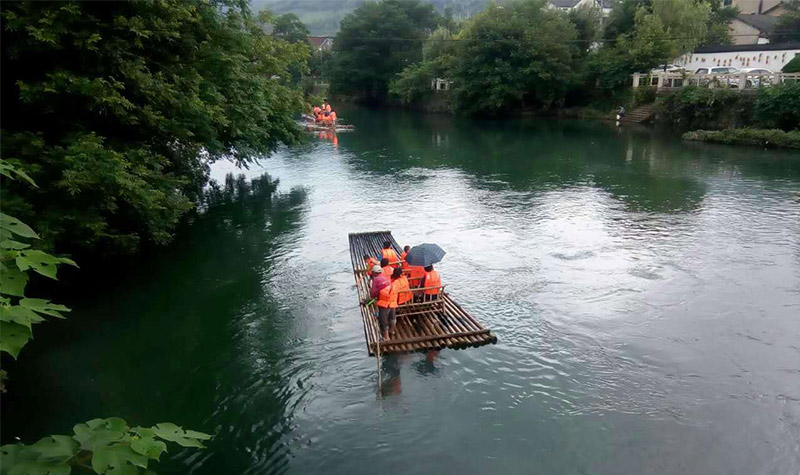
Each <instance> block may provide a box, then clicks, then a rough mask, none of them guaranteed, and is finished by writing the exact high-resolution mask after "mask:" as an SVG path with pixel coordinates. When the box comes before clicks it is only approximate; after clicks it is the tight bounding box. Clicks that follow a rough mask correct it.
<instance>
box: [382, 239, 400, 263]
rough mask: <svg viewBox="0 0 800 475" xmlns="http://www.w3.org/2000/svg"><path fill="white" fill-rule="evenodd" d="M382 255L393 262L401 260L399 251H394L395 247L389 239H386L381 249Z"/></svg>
mask: <svg viewBox="0 0 800 475" xmlns="http://www.w3.org/2000/svg"><path fill="white" fill-rule="evenodd" d="M381 257H385V258H387V259H389V262H390V263H391V264H394V263H395V262H399V261H400V258H399V257H397V253H396V252H394V249H392V243H391V242H389V241H384V243H383V249H382V250H381Z"/></svg>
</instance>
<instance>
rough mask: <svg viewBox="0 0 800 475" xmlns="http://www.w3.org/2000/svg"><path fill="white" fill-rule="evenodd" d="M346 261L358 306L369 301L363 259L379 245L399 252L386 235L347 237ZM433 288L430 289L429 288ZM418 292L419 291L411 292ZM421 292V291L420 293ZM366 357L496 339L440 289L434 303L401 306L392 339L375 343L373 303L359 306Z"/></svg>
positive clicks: (475, 344) (374, 253)
mask: <svg viewBox="0 0 800 475" xmlns="http://www.w3.org/2000/svg"><path fill="white" fill-rule="evenodd" d="M349 240H350V259H351V260H352V264H353V275H354V276H355V279H356V290H357V292H358V299H359V302H363V301H367V300H369V298H370V297H369V289H370V278H369V269H367V268H366V263H365V262H364V255H369V256H373V257H376V258H378V257H380V255H381V249H382V248H383V243H384V242H385V241H389V242H391V243H392V247H394V250H395V252H397V255H398V256H399V255H400V254H401V252H402V251H401V248H400V246H399V245H398V244H397V241H395V240H394V238H393V237H392V233H391V232H390V231H377V232H369V233H351V234H350V235H349ZM431 288H433V287H431ZM413 290H416V291H419V290H420V289H412V291H413ZM422 290H424V289H422ZM360 308H361V319H362V321H363V323H364V337H365V338H366V340H367V352H368V353H369V356H375V355H376V354H381V353H412V352H427V351H434V350H442V349H444V348H452V349H455V350H460V349H463V348H469V347H479V346H483V345H488V344H489V343H497V337H496V336H495V335H494V334H492V332H491V331H490V330H489V329H488V328H486V327H484V326H483V325H481V324H480V323H479V322H478V321H477V320H475V318H473V317H472V316H471V315H470V314H469V313H467V312H466V311H465V310H464V309H463V308H462V307H461V306H460V305H459V304H457V303H456V302H455V301H454V300H453V299H452V298H450V295H449V294H447V293H445V292H444V286H443V287H441V290H440V295H439V299H438V300H434V301H430V302H414V300H412V301H410V302H408V303H405V304H402V305H400V306H399V307H398V308H397V327H396V331H397V333H396V334H395V336H394V338H393V339H391V340H388V341H380V342H379V339H380V337H379V332H380V330H379V326H378V319H377V318H375V316H374V315H375V314H376V312H377V310H378V307H377V306H376V305H375V303H372V304H370V305H360Z"/></svg>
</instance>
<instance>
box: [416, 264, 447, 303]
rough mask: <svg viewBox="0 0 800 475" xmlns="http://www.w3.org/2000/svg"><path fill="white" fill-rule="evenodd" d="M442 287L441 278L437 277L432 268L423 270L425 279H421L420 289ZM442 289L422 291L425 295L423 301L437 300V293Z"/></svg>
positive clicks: (437, 274)
mask: <svg viewBox="0 0 800 475" xmlns="http://www.w3.org/2000/svg"><path fill="white" fill-rule="evenodd" d="M441 285H442V278H441V277H440V276H439V273H438V272H436V271H435V270H433V266H432V265H431V266H428V267H426V268H425V277H423V279H422V285H420V287H441ZM441 290H442V289H428V290H423V292H424V293H425V300H437V299H438V298H439V292H440V291H441Z"/></svg>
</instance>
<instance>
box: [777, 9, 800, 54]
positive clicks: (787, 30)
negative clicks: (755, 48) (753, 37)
mask: <svg viewBox="0 0 800 475" xmlns="http://www.w3.org/2000/svg"><path fill="white" fill-rule="evenodd" d="M783 5H784V7H786V12H785V13H784V14H783V15H781V17H780V19H779V20H778V22H777V23H775V28H773V32H774V33H772V34H771V35H770V41H771V42H772V43H785V42H790V41H800V0H789V1H786V2H783Z"/></svg>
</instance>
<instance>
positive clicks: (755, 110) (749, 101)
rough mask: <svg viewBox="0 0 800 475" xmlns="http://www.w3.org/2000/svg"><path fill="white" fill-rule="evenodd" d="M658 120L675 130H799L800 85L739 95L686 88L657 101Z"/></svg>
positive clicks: (726, 91)
mask: <svg viewBox="0 0 800 475" xmlns="http://www.w3.org/2000/svg"><path fill="white" fill-rule="evenodd" d="M656 111H657V113H658V116H659V121H660V122H662V123H664V124H666V125H668V126H670V127H673V128H675V129H678V130H695V129H727V128H740V127H762V128H779V129H783V130H786V131H790V130H796V129H799V128H800V84H797V83H793V84H784V85H777V86H772V87H765V88H762V89H759V91H758V93H757V94H756V95H755V96H753V95H751V94H741V93H739V92H736V91H732V90H729V89H709V88H705V87H686V88H683V89H681V90H680V91H676V92H672V93H668V94H662V95H660V96H659V98H658V100H657V101H656Z"/></svg>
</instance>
